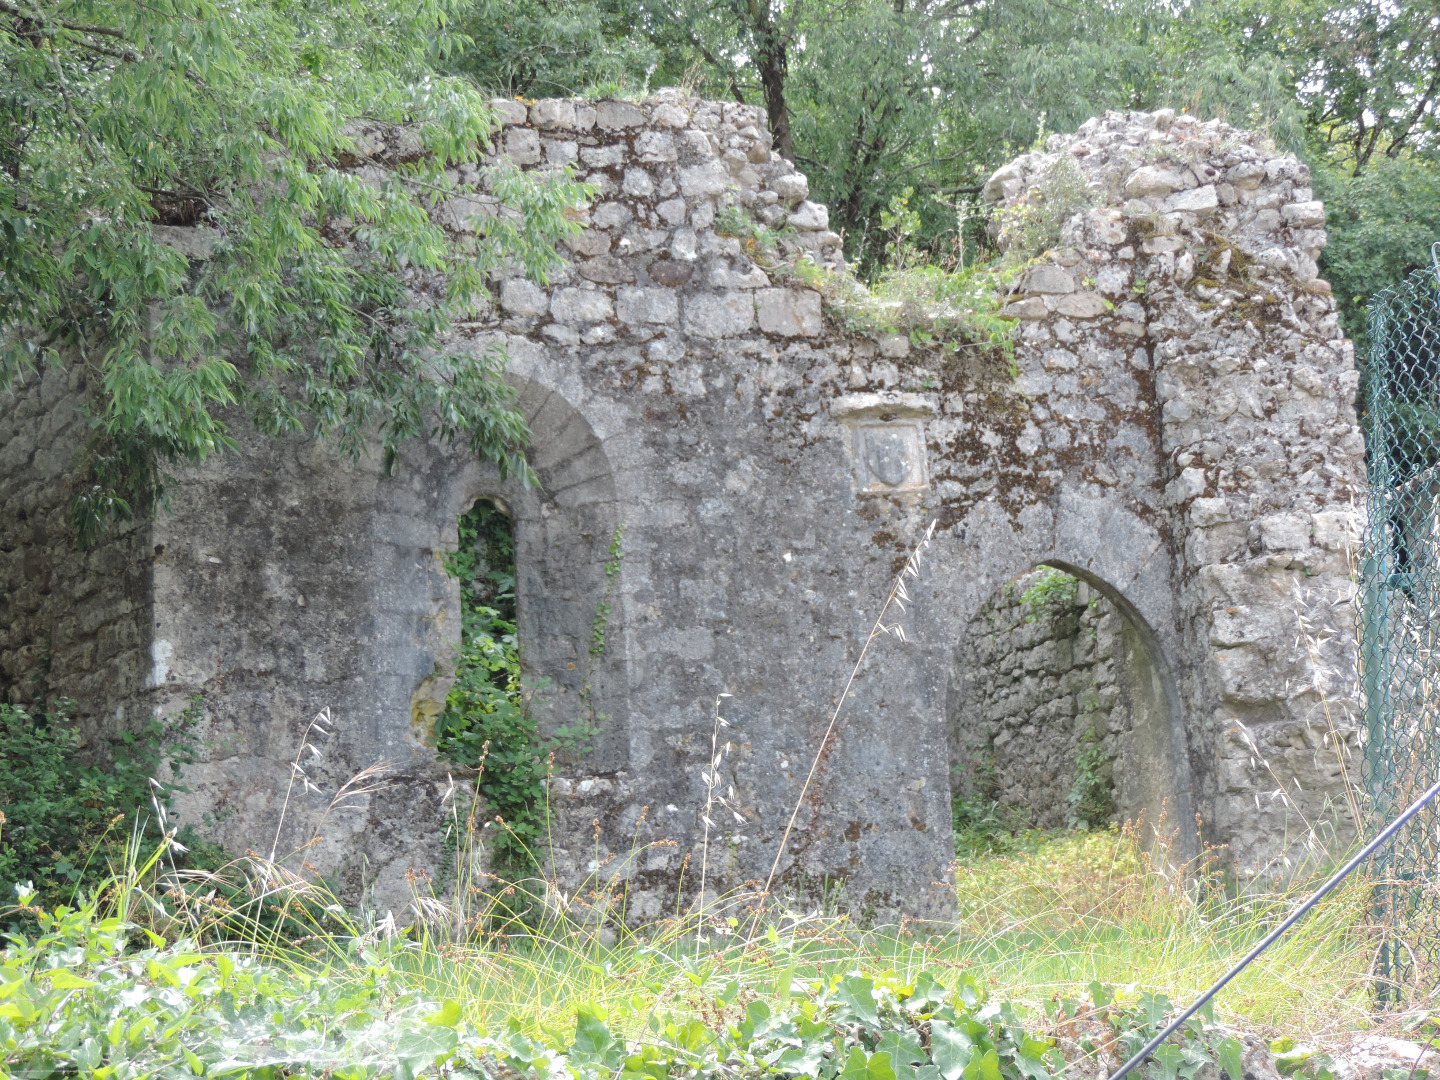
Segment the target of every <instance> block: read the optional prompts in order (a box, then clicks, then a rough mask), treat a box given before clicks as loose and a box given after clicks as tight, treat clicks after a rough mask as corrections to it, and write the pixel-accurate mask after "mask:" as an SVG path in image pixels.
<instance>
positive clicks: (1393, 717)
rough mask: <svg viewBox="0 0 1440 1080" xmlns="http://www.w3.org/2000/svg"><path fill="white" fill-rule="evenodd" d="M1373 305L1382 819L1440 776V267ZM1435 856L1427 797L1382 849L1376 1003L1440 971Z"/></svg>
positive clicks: (1372, 462) (1375, 677)
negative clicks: (1425, 803)
mask: <svg viewBox="0 0 1440 1080" xmlns="http://www.w3.org/2000/svg"><path fill="white" fill-rule="evenodd" d="M1437 249H1440V245H1437ZM1370 312H1371V314H1370V349H1369V357H1368V362H1367V363H1365V364H1364V369H1363V378H1364V383H1363V386H1364V389H1363V393H1362V401H1363V405H1364V417H1363V420H1364V425H1365V434H1366V461H1367V469H1368V473H1369V481H1370V492H1369V503H1368V511H1369V516H1368V522H1367V525H1366V532H1365V544H1364V552H1363V561H1362V564H1361V574H1360V577H1361V582H1360V587H1361V590H1362V603H1363V610H1362V622H1361V647H1362V658H1363V670H1364V676H1363V679H1364V691H1365V726H1366V744H1365V775H1366V781H1367V786H1368V789H1369V793H1370V797H1371V800H1372V802H1371V805H1372V807H1373V811H1374V812H1373V820H1374V821H1375V822H1376V823H1378V824H1384V823H1385V822H1388V821H1389V820H1390V819H1392V818H1393V817H1394V816H1395V815H1396V814H1397V813H1399V812H1400V811H1401V810H1402V809H1404V808H1405V807H1406V806H1408V805H1409V804H1410V803H1411V802H1412V801H1413V800H1414V799H1415V798H1416V797H1418V796H1419V795H1420V794H1421V793H1422V792H1423V791H1424V790H1425V789H1426V788H1428V787H1429V786H1430V785H1431V784H1432V783H1434V782H1435V780H1436V779H1437V777H1440V267H1437V268H1428V267H1427V268H1425V269H1423V270H1417V271H1416V272H1415V273H1413V274H1411V275H1410V276H1409V277H1407V278H1406V279H1405V280H1404V281H1403V282H1401V283H1400V284H1399V285H1396V286H1395V287H1394V288H1392V289H1387V290H1386V291H1385V292H1383V293H1381V294H1379V295H1378V296H1376V297H1375V298H1374V300H1373V301H1372V302H1371V308H1370ZM1437 855H1440V815H1437V812H1436V810H1435V809H1434V808H1433V806H1432V807H1431V808H1427V809H1426V810H1425V811H1424V812H1422V813H1421V814H1420V815H1419V816H1418V817H1417V818H1416V819H1415V820H1414V821H1413V822H1411V823H1410V824H1409V825H1408V826H1406V827H1405V829H1404V830H1403V831H1402V832H1401V833H1400V834H1399V835H1397V837H1396V839H1395V842H1394V843H1393V844H1392V845H1391V846H1390V847H1389V848H1388V850H1385V851H1382V852H1380V853H1379V854H1378V855H1377V856H1376V859H1377V865H1376V867H1375V870H1376V875H1377V880H1378V881H1379V882H1380V884H1379V885H1378V886H1377V892H1376V905H1377V912H1376V914H1377V916H1378V917H1379V919H1380V922H1381V925H1382V926H1383V927H1385V933H1384V940H1383V944H1382V946H1381V949H1380V952H1379V954H1378V958H1377V959H1378V967H1377V971H1376V975H1377V977H1378V982H1379V988H1378V989H1379V996H1380V997H1381V999H1382V1001H1385V1002H1398V1001H1401V1000H1405V999H1406V998H1408V997H1409V996H1410V993H1411V991H1412V989H1413V988H1416V987H1422V986H1423V987H1425V988H1427V989H1428V988H1429V987H1430V986H1433V985H1435V984H1436V982H1437V976H1440V932H1437V931H1440V893H1437V881H1440V866H1437Z"/></svg>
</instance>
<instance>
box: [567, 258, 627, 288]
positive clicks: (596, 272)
mask: <svg viewBox="0 0 1440 1080" xmlns="http://www.w3.org/2000/svg"><path fill="white" fill-rule="evenodd" d="M575 272H576V273H577V274H579V275H580V276H581V277H583V278H584V279H585V280H586V281H594V282H597V283H599V284H601V285H622V284H625V283H627V282H631V281H634V280H635V271H634V270H632V269H630V267H629V266H628V265H627V264H626V263H625V261H624V260H623V259H617V258H615V256H613V255H600V256H597V257H596V258H593V259H587V260H585V261H584V262H582V263H579V264H577V265H576V267H575Z"/></svg>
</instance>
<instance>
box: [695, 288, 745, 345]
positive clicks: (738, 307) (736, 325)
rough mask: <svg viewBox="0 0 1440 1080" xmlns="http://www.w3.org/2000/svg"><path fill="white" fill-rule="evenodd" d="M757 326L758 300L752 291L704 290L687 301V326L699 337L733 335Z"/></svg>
mask: <svg viewBox="0 0 1440 1080" xmlns="http://www.w3.org/2000/svg"><path fill="white" fill-rule="evenodd" d="M754 325H755V299H754V296H753V295H752V294H751V293H748V292H740V291H738V290H737V291H735V292H726V293H714V294H709V295H707V294H703V293H702V294H701V295H699V296H692V297H690V298H689V299H687V300H686V301H685V329H686V330H688V331H689V332H690V333H692V334H695V335H697V336H698V337H708V338H715V337H732V336H734V335H735V334H743V333H744V332H745V331H746V330H749V329H750V328H751V327H752V326H754Z"/></svg>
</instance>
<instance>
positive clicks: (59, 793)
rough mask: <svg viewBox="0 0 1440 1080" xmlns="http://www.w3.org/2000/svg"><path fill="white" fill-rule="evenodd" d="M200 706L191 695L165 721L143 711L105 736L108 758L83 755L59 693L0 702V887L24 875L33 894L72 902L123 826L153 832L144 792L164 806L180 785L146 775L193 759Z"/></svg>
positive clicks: (102, 866) (110, 858) (108, 862)
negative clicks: (43, 701)
mask: <svg viewBox="0 0 1440 1080" xmlns="http://www.w3.org/2000/svg"><path fill="white" fill-rule="evenodd" d="M199 711H200V704H199V702H198V701H195V702H192V703H191V707H190V709H188V710H187V711H186V712H185V713H183V714H182V715H181V716H180V717H179V718H178V719H177V720H176V721H175V722H173V723H171V724H168V725H167V724H165V723H162V722H161V721H160V720H158V719H156V718H154V717H151V718H150V719H149V721H148V722H147V723H146V724H145V726H144V727H142V728H140V729H139V730H138V731H126V732H124V733H122V734H121V735H120V736H119V737H118V738H117V739H116V740H115V741H114V743H113V744H112V745H111V746H110V747H109V753H108V758H109V760H108V761H107V762H105V763H104V764H103V765H102V764H88V765H87V764H84V763H83V762H82V761H81V758H80V756H79V753H80V749H81V743H80V735H79V732H78V731H77V730H76V729H75V725H74V723H73V722H72V720H71V718H70V715H69V709H68V706H67V705H66V703H64V702H59V703H57V704H56V705H55V706H54V707H52V708H51V709H49V710H47V711H45V712H41V713H37V714H34V715H32V714H31V713H29V712H27V711H26V710H24V709H22V708H19V707H16V706H13V705H4V704H0V812H3V815H4V817H3V823H0V888H4V889H6V890H7V891H8V890H9V889H10V888H11V887H13V886H15V885H16V884H17V883H21V882H28V883H30V884H31V885H32V886H33V888H34V891H35V892H36V894H37V895H38V897H39V899H40V902H41V903H42V904H48V905H54V904H57V903H62V902H71V901H73V899H74V897H76V896H77V895H80V894H82V893H83V892H84V891H86V890H88V889H93V888H94V887H95V886H96V885H97V884H98V883H99V882H100V881H102V880H104V878H105V877H106V876H107V875H108V874H109V873H110V872H111V870H112V868H113V864H116V863H118V862H119V861H120V860H121V857H122V856H123V852H124V850H125V846H126V844H127V843H128V842H129V841H130V839H131V834H132V830H135V829H137V828H138V829H141V830H143V831H147V832H148V834H149V835H150V837H151V839H150V842H151V843H152V844H153V843H155V842H157V840H158V838H157V837H156V836H155V834H156V833H157V831H158V830H157V827H156V826H157V822H156V814H155V813H154V811H153V808H152V802H151V800H152V798H153V799H154V800H155V801H156V803H157V804H158V805H159V806H166V807H168V805H169V801H170V797H171V794H172V792H174V791H176V790H183V789H182V788H178V787H176V786H166V785H162V784H159V783H158V781H157V782H156V783H155V784H153V785H152V778H155V777H158V776H159V775H160V773H161V772H162V768H161V766H162V763H163V762H165V761H166V760H168V761H170V762H171V766H172V768H173V769H174V770H175V773H174V775H175V776H176V778H177V779H178V778H179V769H180V767H181V766H182V765H184V764H186V763H188V762H189V761H191V760H193V758H192V757H191V750H192V746H191V744H190V740H189V731H190V729H191V728H192V727H193V726H194V723H195V722H196V720H198V718H199Z"/></svg>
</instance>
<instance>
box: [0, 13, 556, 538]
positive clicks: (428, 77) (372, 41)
mask: <svg viewBox="0 0 1440 1080" xmlns="http://www.w3.org/2000/svg"><path fill="white" fill-rule="evenodd" d="M460 10H462V5H461V4H460V2H459V0H377V2H376V3H372V4H367V5H364V6H363V7H356V6H355V5H353V4H347V3H339V2H335V0H321V2H318V3H313V4H307V5H301V6H295V5H292V4H286V3H280V2H277V0H240V2H238V3H236V4H230V5H226V6H219V7H217V6H214V5H210V4H207V3H205V2H203V0H161V2H159V3H155V2H151V0H144V2H142V0H26V2H25V3H23V4H22V5H21V6H20V7H15V6H9V5H7V6H6V7H4V8H3V9H0V72H3V74H0V117H3V119H0V173H3V174H4V175H5V183H4V184H0V387H3V386H6V385H9V384H11V383H13V382H14V381H15V380H16V379H17V378H21V377H23V376H24V375H25V374H26V373H27V372H29V371H32V370H33V369H34V368H36V367H37V366H38V365H41V364H45V363H56V364H68V365H75V366H79V367H81V368H82V369H83V370H84V372H85V376H86V379H87V380H88V383H89V385H90V387H91V388H92V389H93V390H94V391H95V394H96V397H95V401H94V407H93V413H92V415H91V417H90V420H91V423H92V426H93V438H94V442H93V445H92V446H91V448H90V456H89V459H88V466H87V473H86V476H85V477H84V479H83V483H82V484H81V486H80V488H79V492H78V497H77V501H76V504H75V523H76V526H77V528H78V529H79V531H80V533H81V535H82V536H93V535H94V534H95V533H96V532H97V531H98V530H99V529H101V528H103V526H104V525H105V523H106V522H107V521H109V520H111V519H113V518H114V517H116V516H117V515H124V514H128V513H130V512H131V511H132V510H134V509H136V508H137V507H139V506H142V505H144V504H145V503H146V501H147V500H148V499H150V498H152V497H153V496H154V495H155V494H157V492H158V491H159V489H160V487H161V481H162V475H161V470H162V469H163V467H164V464H165V463H166V462H169V461H177V460H178V461H201V460H204V459H205V458H206V457H208V456H209V455H210V454H212V453H215V452H217V451H220V450H222V449H226V448H230V447H233V446H234V445H235V444H234V440H233V439H232V437H231V435H230V434H229V430H228V428H227V424H226V420H225V419H224V417H223V415H222V414H223V413H225V412H226V411H227V410H229V409H230V408H231V407H238V408H240V409H242V410H243V411H244V412H245V413H246V414H248V415H249V417H250V418H251V419H252V420H253V421H254V422H255V423H256V424H257V425H258V427H259V428H260V430H262V431H264V432H267V433H273V434H282V433H297V432H302V431H309V432H312V433H314V434H316V435H319V436H325V437H330V438H333V439H334V441H335V443H336V444H337V446H338V448H339V449H340V450H341V451H343V452H345V453H348V454H359V453H361V452H362V451H364V450H365V449H366V447H367V445H368V444H369V440H370V438H371V436H372V435H376V436H378V441H379V442H380V444H381V445H382V447H383V451H384V455H385V462H386V465H387V467H390V466H392V465H393V463H394V461H395V455H396V453H397V451H398V449H399V447H400V445H401V444H402V443H403V442H404V441H405V440H407V439H409V438H411V437H414V436H416V435H421V434H434V435H438V436H439V437H441V438H444V439H446V440H458V441H460V442H462V443H464V444H467V445H468V446H469V448H470V449H471V450H473V451H474V452H475V453H476V454H478V455H479V456H481V457H483V458H487V459H490V460H493V461H495V462H497V463H498V464H499V465H500V467H501V468H502V470H510V471H516V472H519V473H522V474H525V475H528V474H527V473H525V466H524V461H523V458H522V457H521V456H520V447H521V444H522V441H523V439H524V436H525V430H524V424H523V421H522V419H521V418H520V416H519V415H518V414H517V413H516V412H515V411H514V410H513V409H512V408H511V407H510V398H511V391H510V390H509V389H507V387H506V386H505V384H504V383H503V382H502V381H501V380H500V379H499V378H498V372H499V370H500V368H501V366H502V363H503V356H502V355H501V354H500V353H498V352H495V351H491V352H482V353H480V355H471V354H469V353H468V352H463V351H462V352H450V351H446V350H445V349H444V348H443V347H442V339H443V338H444V335H445V333H446V330H447V329H448V327H449V325H450V323H451V320H452V318H454V317H455V316H456V315H458V314H461V313H465V312H469V311H472V310H474V309H475V308H476V306H477V305H480V304H482V303H483V302H484V299H485V293H486V289H485V280H486V276H487V275H488V274H490V273H491V272H493V271H497V270H499V269H501V268H502V267H503V266H509V265H518V266H520V267H521V268H522V269H524V270H525V271H526V272H527V273H529V274H531V275H533V276H535V277H537V278H542V279H543V278H544V277H545V276H546V274H548V272H549V271H550V270H551V269H552V268H554V267H555V266H556V265H557V259H558V256H557V254H556V251H555V244H556V242H557V241H558V240H560V239H562V238H563V237H564V236H565V235H567V234H568V233H569V232H571V231H573V230H574V229H575V228H577V226H575V225H574V224H573V223H571V222H569V221H568V220H566V218H565V216H564V211H565V210H566V209H567V208H568V207H570V206H572V205H574V204H575V203H576V202H577V201H578V200H579V199H581V198H582V197H584V190H583V189H582V188H581V187H579V186H577V185H575V184H574V183H572V182H571V181H570V180H569V179H568V178H567V177H566V176H564V175H560V174H547V175H546V176H543V177H541V176H536V177H530V176H525V175H522V174H520V173H519V172H518V171H516V170H514V169H511V168H505V167H500V166H496V167H493V168H488V169H483V170H481V171H482V175H481V176H480V178H479V180H478V181H477V182H475V183H468V184H467V183H461V182H460V181H459V180H458V179H457V173H456V172H455V171H453V170H450V171H447V167H449V166H452V165H455V164H457V163H461V162H473V161H476V160H477V158H478V155H479V152H480V147H481V146H482V144H484V143H485V141H486V140H487V138H488V137H489V134H490V132H491V130H492V123H493V122H492V116H491V113H490V111H489V109H488V108H487V107H486V106H485V104H484V98H483V96H482V94H481V93H480V92H479V90H478V89H476V88H475V87H474V86H473V85H471V84H470V83H468V82H467V81H465V80H463V79H458V78H449V77H442V76H440V75H438V74H436V72H435V70H434V67H433V64H434V62H435V61H436V59H437V58H440V57H443V56H445V55H448V54H449V53H451V52H452V51H453V50H454V48H455V47H456V46H457V45H458V44H460V39H458V38H457V37H456V36H455V35H454V33H453V28H452V23H453V20H454V18H455V16H456V15H457V14H458V12H459V11H460ZM383 125H392V127H391V128H390V130H391V131H392V140H398V142H394V143H393V144H392V146H391V147H390V148H389V149H384V148H381V146H380V145H379V144H378V143H372V144H367V143H366V141H365V139H364V138H362V136H361V132H362V130H363V129H364V128H366V127H367V126H368V127H370V128H374V127H376V126H383ZM357 160H359V161H381V162H383V163H384V164H386V165H387V166H389V168H390V170H391V171H389V172H388V173H386V174H384V175H383V176H382V177H381V178H380V179H370V178H367V177H362V176H361V175H360V174H358V173H356V172H352V171H347V169H346V168H345V167H344V166H346V165H347V164H351V163H354V162H355V161H357ZM466 194H475V195H481V196H483V197H485V198H493V199H494V200H495V201H496V202H497V203H498V204H499V205H500V206H501V207H508V208H511V209H512V210H514V211H515V213H513V214H505V213H501V214H498V215H492V216H489V217H487V220H486V226H487V227H486V228H485V230H484V231H483V235H482V236H481V237H480V238H478V239H476V238H474V237H470V236H456V235H452V234H450V233H448V232H446V230H445V229H443V228H442V227H440V226H439V225H437V224H434V223H432V222H431V220H430V218H429V216H428V210H429V208H430V207H432V206H433V205H435V204H437V203H439V202H442V201H444V200H447V199H450V198H452V197H455V196H460V195H466ZM190 224H197V225H198V226H200V230H199V232H198V233H197V234H196V235H195V236H193V237H192V238H191V244H192V245H200V246H208V247H209V248H210V250H209V253H208V255H203V254H202V253H201V252H198V251H197V252H194V253H193V256H192V257H187V255H186V254H184V253H182V251H181V250H178V249H177V248H176V247H174V246H170V243H171V241H172V240H173V238H172V237H171V236H169V235H168V234H166V232H165V231H164V229H163V228H162V226H166V225H190Z"/></svg>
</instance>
